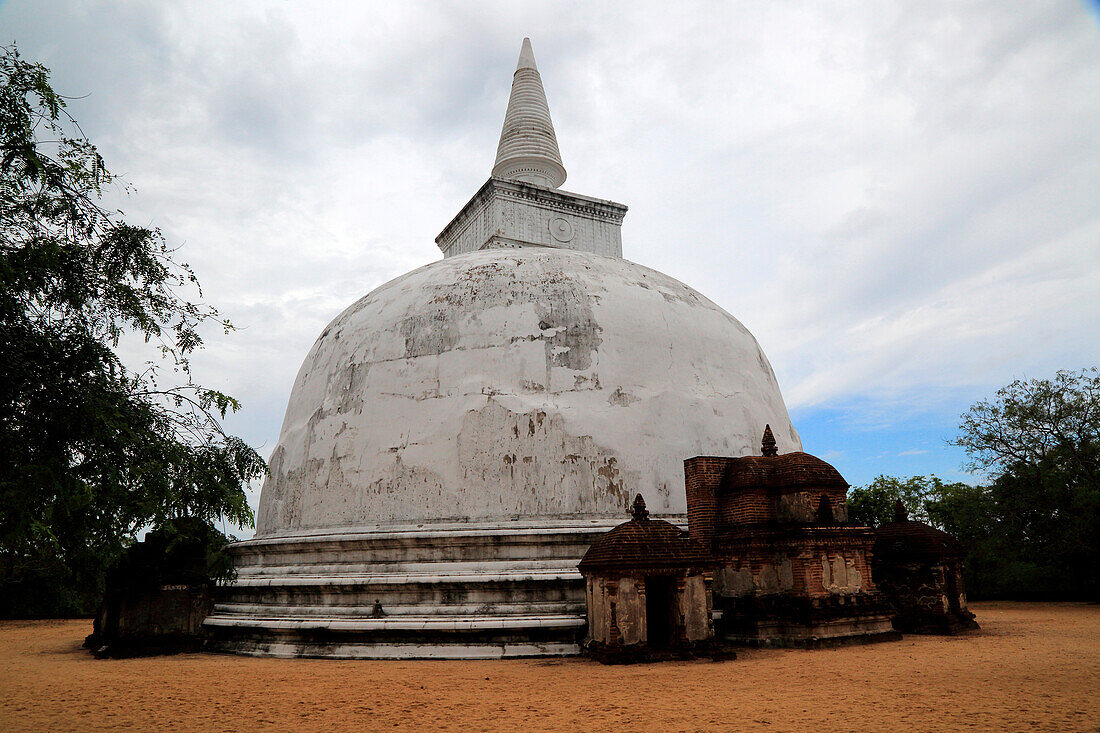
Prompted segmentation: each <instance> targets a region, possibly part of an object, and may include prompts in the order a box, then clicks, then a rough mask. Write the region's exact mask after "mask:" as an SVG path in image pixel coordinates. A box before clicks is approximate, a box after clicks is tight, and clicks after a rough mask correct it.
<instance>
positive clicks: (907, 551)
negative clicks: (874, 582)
mask: <svg viewBox="0 0 1100 733" xmlns="http://www.w3.org/2000/svg"><path fill="white" fill-rule="evenodd" d="M874 553H875V558H876V559H884V560H894V559H905V558H920V559H936V558H952V557H964V556H965V555H966V548H964V547H963V546H962V543H961V542H959V541H958V540H957V539H955V538H954V537H952V536H951V535H949V534H947V533H946V532H943V531H941V530H938V529H936V528H935V527H931V526H929V525H927V524H925V523H923V522H910V521H908V520H904V521H900V522H890V523H888V524H884V525H882V526H881V527H878V528H877V529H876V530H875V550H874Z"/></svg>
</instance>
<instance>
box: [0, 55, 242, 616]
mask: <svg viewBox="0 0 1100 733" xmlns="http://www.w3.org/2000/svg"><path fill="white" fill-rule="evenodd" d="M112 182H115V179H114V177H113V176H112V174H111V173H110V172H109V171H108V170H107V168H106V166H105V164H104V161H103V158H102V157H101V156H100V155H99V153H98V151H97V150H96V148H95V146H94V145H92V143H91V142H89V141H88V140H87V139H85V137H84V136H83V134H82V133H81V132H80V128H79V126H78V125H77V124H76V122H75V121H74V120H73V119H72V118H71V117H70V116H69V115H68V113H67V112H66V104H65V99H64V98H63V97H61V96H60V95H58V94H57V93H55V92H54V91H53V89H52V88H51V87H50V84H49V72H48V70H47V69H45V68H44V67H42V66H41V65H39V64H33V63H28V62H27V61H25V60H24V59H22V58H21V57H20V56H19V54H18V52H17V51H16V49H15V48H14V47H8V48H5V49H2V53H0V355H2V361H3V370H4V371H3V378H2V379H0V466H2V468H0V615H54V614H76V613H88V612H90V611H91V610H93V609H94V606H95V603H96V602H97V601H98V597H99V595H100V593H101V591H102V582H103V574H104V569H105V567H106V566H107V565H108V564H109V563H110V562H111V561H112V560H114V559H115V558H116V557H118V555H119V553H120V552H121V550H122V549H123V548H124V547H125V546H127V545H128V544H130V543H132V541H133V540H134V538H135V536H136V535H137V533H138V532H139V531H140V530H141V529H142V528H145V527H149V526H152V527H154V528H157V529H159V528H164V527H169V526H171V524H172V523H173V522H174V521H176V520H178V519H180V518H182V517H195V518H198V519H199V520H200V521H202V522H204V523H205V524H206V525H208V526H213V523H214V521H216V520H217V519H218V518H220V517H225V518H226V519H228V520H229V521H230V522H232V523H233V524H235V525H237V526H241V527H244V526H251V523H252V512H251V510H250V509H249V507H248V504H247V502H246V499H245V493H244V487H245V486H246V485H247V483H248V482H249V481H250V480H251V479H252V478H255V477H257V476H259V475H261V474H262V472H263V470H264V463H263V460H262V459H261V458H260V456H259V455H258V454H257V453H256V452H255V451H254V450H252V449H251V448H249V447H248V446H247V445H245V444H244V443H243V442H242V441H241V440H240V439H238V438H235V437H233V436H230V435H227V434H226V433H225V432H224V431H223V430H222V427H221V425H220V422H219V420H220V419H221V418H224V417H225V415H226V413H227V411H229V410H234V411H235V410H236V409H238V408H239V405H238V403H237V402H236V400H234V399H233V398H231V397H229V396H228V395H225V394H222V393H221V392H218V391H216V390H212V389H208V388H206V387H203V386H201V385H198V384H195V383H194V382H193V381H192V379H191V371H190V364H189V362H188V356H189V354H190V353H191V352H193V351H194V350H195V349H198V348H201V346H202V338H201V336H200V334H199V328H200V326H202V325H203V324H206V323H212V324H215V325H216V326H217V327H219V328H221V329H223V330H225V331H226V332H228V331H229V330H231V329H232V326H231V325H230V324H229V322H228V321H226V320H224V319H223V318H221V317H220V316H219V315H218V313H217V311H216V310H214V309H213V308H211V307H209V306H207V305H205V304H203V303H201V301H196V302H192V301H189V300H187V299H186V297H184V295H183V294H184V293H187V292H195V293H197V295H198V297H199V298H201V291H200V290H199V287H198V281H197V279H196V278H195V275H194V273H193V272H192V271H191V270H190V268H189V267H188V266H187V265H186V264H180V263H177V262H176V261H175V260H174V259H173V254H174V252H173V251H172V250H171V249H170V248H169V247H168V246H167V244H166V242H165V241H164V238H163V237H162V236H161V234H160V232H159V231H157V230H155V229H148V228H144V227H138V226H134V225H131V224H128V223H126V222H125V221H124V220H123V219H122V214H121V213H120V212H110V211H107V210H105V209H104V208H102V207H101V205H100V203H99V202H100V200H101V199H100V197H101V194H102V191H103V189H104V186H107V185H108V184H111V183H112ZM127 332H129V333H138V334H141V335H142V336H143V337H144V338H145V340H146V342H149V343H151V344H153V345H154V346H155V347H156V348H157V349H159V353H160V355H161V357H162V358H161V359H160V360H156V361H151V362H149V363H147V364H146V365H145V367H144V368H143V370H142V371H140V372H134V371H131V370H130V369H128V368H127V367H126V365H124V364H123V363H122V362H121V361H120V360H119V358H118V357H117V356H116V354H115V353H114V349H115V348H116V347H117V346H118V342H119V338H120V337H121V336H122V334H124V333H127ZM165 368H167V370H168V375H169V378H170V379H171V381H172V382H174V383H173V384H171V385H168V386H164V385H162V384H161V383H160V382H161V372H162V370H163V369H165ZM177 382H178V383H177ZM218 562H221V561H220V560H219V561H218ZM224 572H227V571H223V574H224Z"/></svg>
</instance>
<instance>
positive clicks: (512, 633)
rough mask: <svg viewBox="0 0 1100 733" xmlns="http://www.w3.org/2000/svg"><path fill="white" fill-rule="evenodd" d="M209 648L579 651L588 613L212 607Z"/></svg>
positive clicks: (504, 653) (439, 653)
mask: <svg viewBox="0 0 1100 733" xmlns="http://www.w3.org/2000/svg"><path fill="white" fill-rule="evenodd" d="M204 627H205V629H206V630H207V634H208V640H207V648H208V649H210V650H212V651H222V652H232V653H236V654H250V655H256V656H274V657H328V658H336V659H359V658H370V659H384V658H404V659H415V658H435V659H498V658H502V657H536V656H568V655H574V654H578V653H580V646H579V643H580V640H581V638H582V637H583V635H584V629H585V618H584V616H582V615H577V614H537V615H527V616H518V615H470V616H464V617H460V618H455V617H451V618H447V617H441V616H438V615H435V614H425V615H408V616H402V617H401V618H381V619H375V618H356V619H348V618H341V617H336V616H327V617H314V618H309V619H303V618H293V617H286V616H270V617H267V616H265V617H256V616H251V615H249V616H235V615H222V614H215V615H212V616H210V617H208V618H207V619H206V621H205V622H204Z"/></svg>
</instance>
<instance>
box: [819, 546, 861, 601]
mask: <svg viewBox="0 0 1100 733" xmlns="http://www.w3.org/2000/svg"><path fill="white" fill-rule="evenodd" d="M821 584H822V586H823V587H824V588H825V590H827V591H829V592H830V593H834V594H838V595H847V594H850V593H859V592H860V590H862V588H863V574H862V573H860V572H859V569H858V568H857V567H856V564H855V561H854V560H852V559H851V558H847V557H844V556H843V555H833V556H832V557H829V556H828V555H822V556H821Z"/></svg>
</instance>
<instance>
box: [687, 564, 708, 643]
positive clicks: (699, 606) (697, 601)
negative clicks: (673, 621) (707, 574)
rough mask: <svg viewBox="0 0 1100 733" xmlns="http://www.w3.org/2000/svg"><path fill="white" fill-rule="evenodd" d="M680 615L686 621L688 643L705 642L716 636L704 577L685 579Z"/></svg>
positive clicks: (691, 576) (695, 576) (694, 576)
mask: <svg viewBox="0 0 1100 733" xmlns="http://www.w3.org/2000/svg"><path fill="white" fill-rule="evenodd" d="M680 614H681V616H683V619H684V634H685V636H686V637H687V640H688V641H703V640H704V639H709V638H711V637H712V636H714V632H713V628H712V626H711V621H710V606H709V604H708V603H707V584H706V580H705V579H704V578H703V576H702V575H689V576H687V578H685V579H684V592H683V594H681V596H680Z"/></svg>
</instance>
